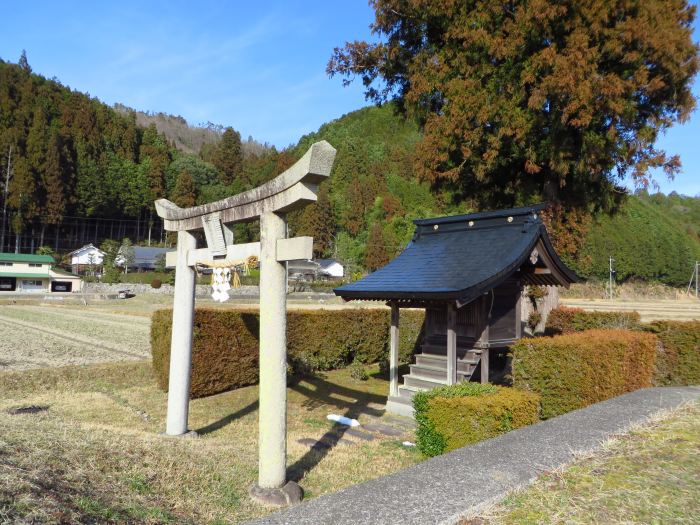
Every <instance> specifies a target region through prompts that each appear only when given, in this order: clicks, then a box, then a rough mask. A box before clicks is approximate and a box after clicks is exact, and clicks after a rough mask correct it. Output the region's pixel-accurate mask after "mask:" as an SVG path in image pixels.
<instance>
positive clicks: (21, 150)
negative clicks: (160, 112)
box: [0, 55, 281, 252]
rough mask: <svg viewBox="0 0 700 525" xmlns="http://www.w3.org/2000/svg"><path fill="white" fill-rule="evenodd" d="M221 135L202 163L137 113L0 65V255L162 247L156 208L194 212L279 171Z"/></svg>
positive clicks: (268, 155)
mask: <svg viewBox="0 0 700 525" xmlns="http://www.w3.org/2000/svg"><path fill="white" fill-rule="evenodd" d="M217 134H219V135H220V136H219V138H218V139H217V141H216V142H215V143H213V142H211V141H209V140H207V141H205V143H203V147H202V148H201V151H199V152H197V153H196V154H194V153H186V152H183V151H179V150H178V149H177V148H176V147H175V145H174V143H173V142H172V141H170V140H168V138H167V137H166V136H165V135H164V134H163V133H159V132H158V130H157V129H156V126H155V124H154V123H151V125H149V126H148V127H143V126H140V125H139V123H138V119H137V115H136V114H135V113H134V112H129V111H126V112H125V111H116V110H115V109H113V108H111V107H109V106H107V105H105V104H103V103H102V102H100V101H99V100H97V99H95V98H91V97H89V96H87V95H85V94H83V93H80V92H77V91H72V90H70V89H69V88H67V87H66V86H63V85H61V84H60V83H59V82H58V81H56V80H48V79H46V78H44V77H42V76H40V75H37V74H34V73H33V72H32V70H31V67H30V66H29V64H28V62H27V60H26V56H24V55H23V56H22V58H21V59H20V61H19V63H18V64H12V63H9V62H3V61H2V60H0V161H1V162H0V170H1V171H0V175H1V177H0V180H1V181H2V182H3V186H5V184H4V182H5V180H8V181H9V183H8V185H7V199H6V204H7V209H6V218H7V221H6V222H7V224H6V228H5V230H3V233H4V235H0V237H1V238H0V244H1V245H2V246H0V249H3V250H7V249H10V250H19V251H24V252H27V251H34V250H35V249H36V248H37V247H39V246H41V245H45V244H47V245H50V246H51V247H52V248H53V249H54V250H57V251H58V250H64V251H65V250H70V249H74V248H76V247H78V246H80V245H82V244H84V243H85V242H99V241H100V240H101V239H104V238H108V237H112V238H122V237H125V236H129V237H131V238H132V239H133V240H134V241H136V242H143V241H147V240H148V239H151V240H153V241H154V242H155V241H158V240H162V239H163V235H162V231H161V230H160V223H159V221H158V220H157V218H155V216H154V211H153V202H154V200H155V199H157V198H160V197H168V198H170V199H172V200H174V201H176V202H179V203H182V204H183V205H189V204H191V203H194V202H197V201H198V200H209V199H211V198H218V197H220V196H224V195H229V194H231V193H232V192H236V191H241V190H242V189H246V188H248V187H252V186H254V185H256V184H258V183H259V182H260V181H261V180H263V179H265V178H269V177H270V176H272V174H273V173H274V171H275V169H277V162H278V160H279V157H280V156H281V155H280V154H279V153H278V152H277V151H275V150H274V148H266V147H263V148H253V149H254V150H255V151H252V152H251V153H250V154H249V155H244V151H243V148H244V147H243V145H242V143H241V139H240V135H239V134H238V132H236V131H235V130H233V129H232V128H227V129H225V130H218V131H217ZM8 168H9V169H8ZM8 173H9V175H8ZM3 189H4V188H3Z"/></svg>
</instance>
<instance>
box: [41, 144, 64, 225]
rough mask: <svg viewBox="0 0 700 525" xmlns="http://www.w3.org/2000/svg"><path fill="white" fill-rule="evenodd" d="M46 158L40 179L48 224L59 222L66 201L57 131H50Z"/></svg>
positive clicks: (45, 217) (44, 211)
mask: <svg viewBox="0 0 700 525" xmlns="http://www.w3.org/2000/svg"><path fill="white" fill-rule="evenodd" d="M50 135H51V138H50V139H49V144H48V149H47V151H46V159H45V163H44V167H43V171H42V172H41V175H42V177H41V180H42V184H43V186H44V191H45V195H46V197H45V202H44V206H43V210H42V212H43V215H44V220H45V222H46V223H48V224H60V223H61V221H62V220H63V217H64V215H65V213H66V208H67V202H66V195H65V193H64V192H65V190H66V189H68V188H67V185H66V183H65V175H66V173H65V171H67V170H66V166H64V165H62V163H61V143H60V138H59V135H58V132H56V131H52V132H51V133H50Z"/></svg>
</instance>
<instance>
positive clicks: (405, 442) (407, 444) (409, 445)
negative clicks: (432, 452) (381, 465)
mask: <svg viewBox="0 0 700 525" xmlns="http://www.w3.org/2000/svg"><path fill="white" fill-rule="evenodd" d="M401 444H402V445H403V446H404V447H415V446H416V444H415V443H411V442H410V441H404V442H403V443H401Z"/></svg>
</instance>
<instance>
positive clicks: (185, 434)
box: [159, 430, 199, 439]
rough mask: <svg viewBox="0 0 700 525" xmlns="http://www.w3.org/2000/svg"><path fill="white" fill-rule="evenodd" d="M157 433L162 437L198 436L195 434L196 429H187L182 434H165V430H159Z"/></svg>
mask: <svg viewBox="0 0 700 525" xmlns="http://www.w3.org/2000/svg"><path fill="white" fill-rule="evenodd" d="M159 435H160V436H163V437H168V438H180V439H195V438H198V437H199V434H197V431H196V430H188V431H187V432H185V433H184V434H167V433H165V432H161V433H160V434H159Z"/></svg>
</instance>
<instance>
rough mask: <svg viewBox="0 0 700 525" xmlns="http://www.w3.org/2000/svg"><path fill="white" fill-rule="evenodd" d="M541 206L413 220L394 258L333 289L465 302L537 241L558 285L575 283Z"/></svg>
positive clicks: (371, 296) (514, 266)
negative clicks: (560, 278) (410, 237)
mask: <svg viewBox="0 0 700 525" xmlns="http://www.w3.org/2000/svg"><path fill="white" fill-rule="evenodd" d="M543 208H544V206H543V205H538V206H531V207H525V208H514V209H510V210H499V211H491V212H483V213H473V214H468V215H457V216H452V217H438V218H434V219H420V220H415V221H413V222H414V224H415V225H416V231H415V233H414V236H413V240H412V241H411V242H410V243H409V245H408V246H407V247H406V249H405V250H404V251H403V252H402V253H401V254H400V255H399V256H398V257H396V258H395V259H394V260H393V261H391V262H390V263H389V264H387V265H386V266H384V267H383V268H380V269H379V270H377V271H375V272H374V273H371V274H369V275H367V276H366V277H364V278H363V279H360V280H359V281H356V282H354V283H350V284H346V285H344V286H341V287H340V288H336V289H335V290H334V292H335V293H336V295H339V296H341V297H342V298H343V299H346V300H352V299H368V300H402V299H403V300H417V301H433V300H453V299H454V300H457V301H459V302H460V303H462V304H466V303H468V302H470V301H472V300H473V299H475V298H476V297H478V296H479V295H480V294H482V293H484V292H486V291H488V290H490V289H491V288H493V287H494V286H497V285H498V284H500V283H501V282H502V281H504V280H505V279H507V278H508V277H510V276H511V275H513V273H514V272H516V271H517V270H518V269H519V268H520V267H521V266H522V265H523V263H525V262H526V261H527V260H528V258H529V256H530V254H531V253H532V250H533V249H534V248H535V246H536V245H537V244H538V242H539V241H540V240H541V241H542V243H541V245H542V246H544V248H545V250H546V252H547V255H548V257H549V259H550V260H551V261H552V263H553V264H554V265H555V266H556V270H557V271H558V274H559V275H561V276H563V277H564V280H565V281H566V282H565V283H560V284H568V283H570V282H575V281H576V280H577V277H576V275H575V274H574V273H573V272H572V271H571V270H570V269H569V268H567V267H566V265H565V264H564V263H563V262H562V261H561V260H560V259H559V257H558V256H557V254H556V253H555V251H554V248H553V247H552V244H551V242H550V240H549V236H548V235H547V230H546V228H545V226H544V224H543V223H542V220H541V219H540V217H539V212H540V211H541V210H542V209H543Z"/></svg>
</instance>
